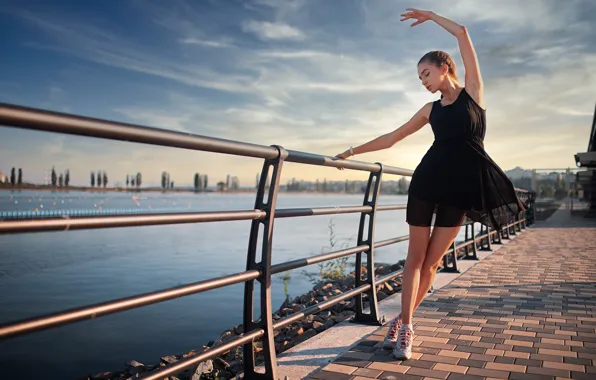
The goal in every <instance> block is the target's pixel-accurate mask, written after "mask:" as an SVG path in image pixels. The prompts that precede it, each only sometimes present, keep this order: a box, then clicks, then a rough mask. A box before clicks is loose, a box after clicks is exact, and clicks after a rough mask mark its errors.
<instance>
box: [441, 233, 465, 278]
mask: <svg viewBox="0 0 596 380" xmlns="http://www.w3.org/2000/svg"><path fill="white" fill-rule="evenodd" d="M451 250H452V254H453V256H452V257H453V264H452V265H451V266H449V265H448V264H449V260H448V259H447V257H448V256H449V253H448V252H447V253H445V254H444V255H443V269H442V270H441V272H446V273H461V272H460V271H459V269H458V268H457V244H456V243H455V239H453V243H451Z"/></svg>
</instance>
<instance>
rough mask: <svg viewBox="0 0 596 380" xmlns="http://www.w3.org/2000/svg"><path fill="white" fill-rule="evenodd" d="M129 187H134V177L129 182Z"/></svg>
mask: <svg viewBox="0 0 596 380" xmlns="http://www.w3.org/2000/svg"><path fill="white" fill-rule="evenodd" d="M130 187H135V179H134V177H133V178H132V179H131V180H130Z"/></svg>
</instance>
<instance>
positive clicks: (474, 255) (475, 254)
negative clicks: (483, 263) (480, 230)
mask: <svg viewBox="0 0 596 380" xmlns="http://www.w3.org/2000/svg"><path fill="white" fill-rule="evenodd" d="M468 226H470V227H471V228H472V241H473V243H472V255H470V254H469V249H466V259H468V260H478V249H477V248H476V231H474V223H472V224H467V225H466V242H467V240H468ZM469 247H470V246H469V245H467V246H466V248H469Z"/></svg>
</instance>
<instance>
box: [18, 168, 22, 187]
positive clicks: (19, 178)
mask: <svg viewBox="0 0 596 380" xmlns="http://www.w3.org/2000/svg"><path fill="white" fill-rule="evenodd" d="M17 183H18V184H19V185H22V184H23V169H21V168H19V176H18V179H17Z"/></svg>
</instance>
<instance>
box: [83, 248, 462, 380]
mask: <svg viewBox="0 0 596 380" xmlns="http://www.w3.org/2000/svg"><path fill="white" fill-rule="evenodd" d="M463 255H464V250H463V249H460V250H458V257H462V256H463ZM403 265H404V260H401V261H399V262H398V263H396V264H394V265H387V266H378V267H377V268H376V269H375V274H376V276H384V275H387V274H389V273H392V272H394V271H397V270H399V269H401V268H403ZM441 267H442V262H441V265H440V266H439V270H440V269H441ZM363 272H366V269H365V268H363ZM353 288H354V272H352V273H350V274H348V275H347V276H345V277H344V278H342V279H340V280H332V281H320V282H319V283H318V284H317V285H315V286H314V287H313V289H312V290H310V291H309V292H308V293H305V294H303V295H301V296H298V297H296V298H294V299H292V300H290V299H287V300H286V301H285V302H284V303H283V304H282V305H281V307H280V308H279V309H278V310H277V311H276V312H275V313H274V314H273V319H274V320H279V319H281V318H284V317H286V316H288V315H291V314H293V313H296V312H299V311H301V310H304V309H306V308H307V307H309V306H312V305H315V304H318V303H320V302H323V301H325V300H328V299H330V298H331V297H333V296H336V295H338V294H340V293H343V292H346V291H348V290H351V289H353ZM400 290H401V279H400V278H399V277H398V278H396V279H393V280H391V281H388V282H386V283H384V284H382V285H379V286H378V289H377V298H378V300H379V301H382V300H383V299H385V298H387V297H389V296H390V295H392V294H394V293H397V292H399V291H400ZM364 300H365V301H364V306H365V307H368V301H366V295H365V297H364ZM354 314H355V301H354V299H353V298H352V299H349V300H346V301H342V302H340V303H338V304H336V305H334V306H332V307H331V308H329V309H327V310H324V311H322V312H319V313H317V314H314V315H309V316H308V317H306V318H304V319H302V320H300V321H297V322H295V323H293V324H291V325H289V326H287V327H285V328H283V329H279V330H276V331H275V332H274V334H275V337H274V341H275V352H276V353H277V355H279V354H281V353H282V352H284V351H286V350H288V349H290V348H292V347H294V346H296V345H297V344H299V343H301V342H304V341H305V340H307V339H310V338H312V337H313V336H315V335H317V334H319V333H321V332H323V331H325V330H327V329H328V328H331V327H333V326H334V325H336V324H338V323H340V322H343V321H346V320H348V319H350V318H352V316H353V315H354ZM240 334H242V325H239V326H234V327H233V328H231V329H228V330H225V331H224V332H222V334H221V335H220V339H218V340H217V341H211V342H209V343H207V345H205V346H203V347H201V348H198V349H194V350H191V351H189V352H186V353H183V354H179V355H168V356H163V357H162V358H161V360H160V362H159V363H157V364H152V365H145V364H142V363H139V362H137V361H135V360H130V361H128V362H126V363H125V365H124V368H123V369H121V370H119V371H115V372H104V373H99V374H95V375H92V376H91V375H89V376H84V377H82V378H80V380H116V379H118V380H121V379H134V378H137V377H139V376H140V374H145V373H147V372H151V371H154V370H156V369H158V368H160V367H163V366H166V365H170V364H173V363H175V362H177V361H179V360H181V359H184V358H186V357H188V356H191V355H195V354H197V353H201V352H203V351H205V350H209V349H210V348H213V347H217V346H218V345H221V344H222V343H224V342H227V341H228V340H230V339H232V338H234V337H236V336H238V335H240ZM253 344H254V347H255V353H256V362H257V364H259V363H261V362H262V356H260V355H259V352H260V351H262V345H261V342H259V341H255V342H254V343H253ZM242 356H243V352H242V346H240V347H236V348H235V349H232V350H230V351H228V352H226V353H225V354H223V355H221V356H219V357H217V358H215V359H213V360H207V361H205V362H203V363H201V364H200V365H198V366H197V367H194V368H191V369H188V370H186V371H184V372H181V373H179V374H178V375H177V376H170V377H169V378H168V379H169V380H227V379H232V378H234V377H236V375H237V374H239V373H241V372H242V370H243V364H242Z"/></svg>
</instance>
